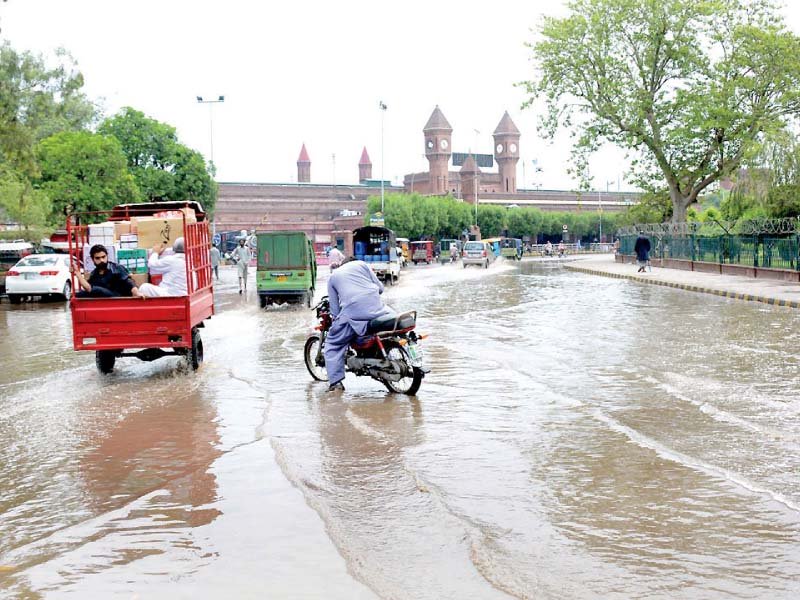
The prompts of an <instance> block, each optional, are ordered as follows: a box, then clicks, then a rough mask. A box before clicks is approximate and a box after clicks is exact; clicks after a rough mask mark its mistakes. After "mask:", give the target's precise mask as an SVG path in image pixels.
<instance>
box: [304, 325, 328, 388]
mask: <svg viewBox="0 0 800 600" xmlns="http://www.w3.org/2000/svg"><path fill="white" fill-rule="evenodd" d="M321 344H322V340H321V338H320V336H318V335H312V336H311V337H309V338H308V339H307V340H306V345H305V347H304V348H303V359H304V360H305V363H306V369H308V372H309V373H310V374H311V377H313V378H314V379H316V380H317V381H328V370H327V369H326V368H325V360H324V358H323V357H322V356H320V358H322V364H321V365H318V364H317V354H320V355H321V354H322V350H321V348H320V345H321Z"/></svg>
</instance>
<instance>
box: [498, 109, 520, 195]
mask: <svg viewBox="0 0 800 600" xmlns="http://www.w3.org/2000/svg"><path fill="white" fill-rule="evenodd" d="M492 137H493V138H494V159H495V160H496V161H497V166H498V169H499V171H500V189H501V191H503V192H508V193H510V194H514V193H516V191H517V163H518V162H519V129H517V126H516V125H514V121H512V120H511V117H510V116H509V115H508V111H506V112H505V113H503V118H502V119H500V123H499V124H498V125H497V129H495V130H494V133H493V134H492Z"/></svg>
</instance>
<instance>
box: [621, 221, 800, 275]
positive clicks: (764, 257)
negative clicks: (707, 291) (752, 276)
mask: <svg viewBox="0 0 800 600" xmlns="http://www.w3.org/2000/svg"><path fill="white" fill-rule="evenodd" d="M787 221H789V220H787ZM792 221H793V219H792ZM678 225H680V224H678ZM689 225H692V224H689ZM642 230H643V231H644V232H645V235H646V236H647V237H648V239H649V240H650V245H651V251H650V256H651V258H660V259H681V260H691V261H703V262H713V263H719V264H732V265H744V266H748V267H757V268H772V269H792V270H796V271H800V260H799V259H798V258H799V257H800V231H794V232H791V233H785V234H784V235H782V236H780V237H779V236H777V235H775V234H770V233H766V232H761V233H752V234H733V233H725V232H720V233H719V234H717V235H714V234H713V233H712V232H711V231H708V230H706V231H700V230H695V231H692V230H691V229H689V231H690V233H684V234H682V235H681V234H678V235H675V234H672V233H669V234H667V233H664V232H663V231H659V232H658V233H656V232H653V231H652V229H651V231H650V232H648V231H647V229H645V228H642ZM620 233H621V235H620V236H619V239H620V252H621V253H622V254H635V252H634V246H635V244H636V238H637V237H638V233H637V234H632V233H624V234H623V233H622V232H620Z"/></svg>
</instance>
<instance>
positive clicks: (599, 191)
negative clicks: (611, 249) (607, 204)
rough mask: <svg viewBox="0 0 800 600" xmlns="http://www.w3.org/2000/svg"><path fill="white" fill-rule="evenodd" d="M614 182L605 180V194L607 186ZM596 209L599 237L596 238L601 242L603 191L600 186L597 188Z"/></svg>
mask: <svg viewBox="0 0 800 600" xmlns="http://www.w3.org/2000/svg"><path fill="white" fill-rule="evenodd" d="M612 183H614V182H613V181H606V194H607V193H608V186H609V185H611V184H612ZM597 210H598V211H599V212H600V238H599V239H598V240H597V241H598V242H599V243H601V244H602V243H603V191H602V187H599V188H598V189H597Z"/></svg>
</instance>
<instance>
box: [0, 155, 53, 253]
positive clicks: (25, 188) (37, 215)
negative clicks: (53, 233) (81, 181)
mask: <svg viewBox="0 0 800 600" xmlns="http://www.w3.org/2000/svg"><path fill="white" fill-rule="evenodd" d="M0 207H2V208H3V210H4V211H5V213H6V215H7V216H8V218H9V219H11V220H12V221H14V222H15V223H19V224H20V225H21V226H22V227H23V229H25V230H26V231H29V230H31V229H36V228H42V227H44V226H45V225H46V223H47V218H48V217H49V216H50V211H51V208H52V207H51V204H50V198H49V197H48V196H47V194H46V193H44V192H43V191H41V190H37V189H34V188H33V186H32V185H31V182H30V180H29V179H28V178H27V177H25V176H23V175H21V174H20V173H19V172H17V171H14V170H12V169H5V171H2V170H0ZM33 239H35V238H33Z"/></svg>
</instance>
